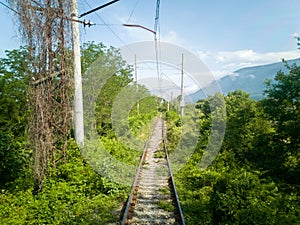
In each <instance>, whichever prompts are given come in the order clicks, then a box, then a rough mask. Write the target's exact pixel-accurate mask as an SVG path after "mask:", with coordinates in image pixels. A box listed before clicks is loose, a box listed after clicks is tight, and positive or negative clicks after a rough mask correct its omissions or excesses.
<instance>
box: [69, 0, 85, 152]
mask: <svg viewBox="0 0 300 225" xmlns="http://www.w3.org/2000/svg"><path fill="white" fill-rule="evenodd" d="M71 17H72V44H73V54H74V59H73V60H74V86H75V93H74V125H75V139H76V143H77V145H79V146H81V147H82V146H83V145H84V125H83V99H82V79H81V63H80V37H79V24H78V23H77V22H76V20H78V2H77V0H71Z"/></svg>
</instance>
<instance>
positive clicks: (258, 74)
mask: <svg viewBox="0 0 300 225" xmlns="http://www.w3.org/2000/svg"><path fill="white" fill-rule="evenodd" d="M286 62H287V63H288V64H289V65H293V64H296V65H300V58H297V59H293V60H287V61H286ZM280 70H281V71H283V72H287V68H286V67H285V64H284V63H283V62H278V63H272V64H266V65H260V66H253V67H245V68H242V69H239V70H236V71H235V72H234V73H233V74H231V75H227V76H224V77H222V78H221V79H219V80H218V81H214V82H213V83H211V84H210V85H208V86H207V87H205V88H203V90H198V91H196V92H194V93H193V94H191V95H189V98H190V100H192V101H193V102H196V101H198V100H199V99H203V98H205V94H204V93H211V91H210V90H212V89H213V87H215V86H216V85H219V86H220V87H221V90H222V92H223V94H225V95H227V94H228V92H231V91H234V90H236V89H240V90H243V91H245V92H247V93H249V94H250V97H251V98H253V99H256V100H260V99H262V98H263V97H264V95H263V91H264V90H265V84H264V83H265V80H266V79H267V78H269V79H272V80H273V79H274V78H275V75H276V74H277V72H278V71H280Z"/></svg>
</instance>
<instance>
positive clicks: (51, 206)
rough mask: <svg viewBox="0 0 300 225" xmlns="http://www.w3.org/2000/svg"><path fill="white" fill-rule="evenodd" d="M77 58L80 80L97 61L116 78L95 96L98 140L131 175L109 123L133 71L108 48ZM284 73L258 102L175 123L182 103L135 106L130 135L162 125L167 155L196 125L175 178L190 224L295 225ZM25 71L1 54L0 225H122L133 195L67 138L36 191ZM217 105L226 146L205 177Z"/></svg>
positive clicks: (291, 120) (240, 100)
mask: <svg viewBox="0 0 300 225" xmlns="http://www.w3.org/2000/svg"><path fill="white" fill-rule="evenodd" d="M81 51H82V52H81V54H82V58H81V60H82V69H83V72H85V71H86V70H87V69H88V68H89V66H90V65H91V64H92V63H93V61H95V60H96V59H98V58H101V59H103V60H102V62H103V64H104V66H109V65H117V67H118V71H121V73H116V74H114V75H113V76H111V78H110V79H109V80H108V81H107V82H106V83H105V85H104V86H103V88H102V90H101V92H100V94H99V96H98V99H97V103H96V112H95V116H96V121H97V127H96V130H97V133H98V134H99V141H100V140H101V142H102V143H103V144H104V145H105V147H106V150H107V151H108V153H109V154H110V155H111V156H113V157H114V158H116V159H118V160H120V161H122V162H124V163H128V164H131V165H133V166H137V165H138V163H139V159H140V156H141V151H136V150H137V149H133V148H132V147H129V146H127V145H125V144H124V143H122V142H121V141H119V140H118V138H117V136H116V134H115V132H114V130H113V126H112V119H111V114H112V104H113V102H114V101H115V98H116V96H117V95H118V94H119V93H120V92H121V91H122V89H123V88H124V87H126V86H128V85H133V69H132V68H131V67H129V66H126V65H125V62H124V61H123V60H122V58H121V57H120V56H119V52H118V49H115V48H113V47H106V46H104V45H103V44H95V43H86V44H84V45H83V46H82V49H81ZM285 66H286V68H287V69H288V72H287V73H283V72H282V71H278V73H277V75H276V78H275V80H266V82H265V91H264V98H263V99H262V100H260V101H257V100H253V99H251V98H250V96H249V94H247V93H245V92H243V91H242V90H236V91H234V92H230V93H228V94H227V95H226V96H224V95H222V94H221V93H216V94H215V96H209V97H208V98H207V99H202V100H199V101H198V102H197V103H196V105H195V107H194V106H193V107H194V109H195V111H196V112H197V114H196V115H197V117H195V116H194V115H190V114H188V113H187V114H186V115H185V116H184V117H185V118H181V117H180V116H179V114H178V107H177V106H178V103H177V105H176V104H174V105H171V107H170V110H167V107H166V105H165V104H164V103H162V101H161V99H158V98H157V97H154V96H151V95H149V96H148V97H146V98H144V99H142V100H141V101H140V105H139V113H137V106H136V105H135V106H134V107H133V108H132V109H131V111H130V113H129V115H128V123H129V126H130V129H131V131H132V133H134V134H135V135H136V136H137V137H138V138H139V139H140V140H142V141H146V140H147V137H148V135H149V133H150V130H151V121H152V119H153V118H155V117H156V116H157V115H159V114H162V115H163V118H164V119H165V120H166V122H167V128H168V131H167V135H168V136H167V137H168V148H169V151H170V154H171V155H172V154H176V143H177V141H178V139H179V136H180V134H181V132H182V127H183V125H184V121H188V120H189V119H190V120H193V121H196V122H197V123H198V125H199V134H198V139H197V146H196V148H195V151H194V152H193V154H192V155H191V157H190V159H189V161H188V162H187V163H186V164H185V165H184V166H183V167H182V168H181V169H180V170H179V171H178V172H176V174H175V182H176V186H177V190H178V194H179V199H180V202H181V206H182V209H183V213H184V217H185V220H186V224H189V225H193V224H224V225H225V224H299V220H300V152H299V148H300V136H299V130H300V120H299V119H300V67H298V66H296V65H288V64H287V63H286V65H285ZM29 67H30V63H29V62H28V50H27V48H26V47H20V48H19V49H15V50H10V51H6V57H4V58H1V59H0V107H1V110H0V125H1V126H0V156H1V157H0V176H1V180H0V224H118V223H119V221H120V216H121V211H122V207H123V204H124V203H125V202H126V199H127V197H128V194H129V192H130V186H128V185H124V184H120V183H117V182H114V181H113V180H110V179H108V178H106V177H105V176H102V175H101V174H98V173H97V172H96V171H95V170H94V169H93V168H92V167H91V166H90V165H89V163H87V161H86V159H85V158H84V157H83V155H82V154H81V152H80V150H79V149H78V147H77V146H76V142H75V140H74V135H73V130H72V129H71V130H70V131H69V135H68V140H67V150H66V152H67V155H66V161H65V162H63V161H61V162H59V163H57V164H55V166H53V165H51V164H50V163H49V165H48V167H47V170H46V175H45V177H44V180H43V185H42V187H41V188H37V181H36V179H35V174H34V171H33V164H34V157H33V150H32V148H31V146H32V144H31V143H30V141H29V139H28V122H29V120H30V118H31V116H32V115H31V114H32V112H31V108H30V107H29V105H30V104H29V102H28V101H29V97H28V94H29V90H30V83H31V81H30V79H29V76H28V71H29V70H30V68H29ZM139 88H140V89H142V90H143V91H144V92H147V90H146V89H145V88H144V87H142V86H141V87H139ZM221 98H222V99H224V101H225V105H224V107H226V108H225V111H226V131H225V136H224V140H223V142H222V146H221V149H220V151H219V152H218V154H217V156H216V158H215V160H214V161H213V162H212V164H211V165H209V166H208V167H207V168H206V169H201V168H200V167H199V164H200V161H201V158H202V157H203V154H204V152H205V149H206V146H207V143H208V142H209V138H210V131H211V127H212V126H214V124H213V123H214V121H216V120H215V118H214V117H219V116H222V115H220V114H218V113H215V112H218V110H219V109H218V107H216V108H213V107H211V105H210V103H211V102H212V101H215V100H216V99H217V100H218V99H221ZM191 107H192V106H191ZM219 119H220V120H222V118H219Z"/></svg>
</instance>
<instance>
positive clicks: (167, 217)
mask: <svg viewBox="0 0 300 225" xmlns="http://www.w3.org/2000/svg"><path fill="white" fill-rule="evenodd" d="M164 130H165V123H164V121H163V120H162V119H161V118H158V120H157V122H156V125H155V127H154V130H153V131H152V134H151V136H150V138H149V140H148V143H147V144H146V146H145V149H144V152H143V155H142V157H141V161H140V164H139V167H138V170H137V174H136V177H135V180H134V183H133V185H132V189H131V193H130V196H129V198H128V200H127V204H126V208H125V211H124V215H123V220H122V223H121V224H122V225H127V224H128V225H129V224H132V225H144V224H145V225H146V224H149V225H150V224H174V225H175V224H176V225H177V224H178V225H179V224H182V225H184V224H185V222H184V218H183V214H182V211H181V207H180V202H179V199H178V195H177V192H176V187H175V183H174V180H173V175H172V170H171V167H170V162H169V157H168V153H167V148H166V145H165V132H164Z"/></svg>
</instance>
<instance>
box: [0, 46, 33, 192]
mask: <svg viewBox="0 0 300 225" xmlns="http://www.w3.org/2000/svg"><path fill="white" fill-rule="evenodd" d="M28 82H29V81H28V61H27V50H26V48H24V47H21V48H20V49H16V50H11V51H6V57H5V58H1V59H0V158H1V160H0V176H1V180H0V188H1V187H3V186H9V185H10V184H9V183H10V182H13V181H14V180H16V179H18V178H19V177H23V178H24V177H27V175H28V174H29V173H30V172H28V171H27V170H28V160H29V157H30V156H31V151H30V150H28V147H27V140H26V137H25V131H26V123H27V117H28V108H27V101H28V98H27V89H28ZM10 186H12V187H13V185H10Z"/></svg>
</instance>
